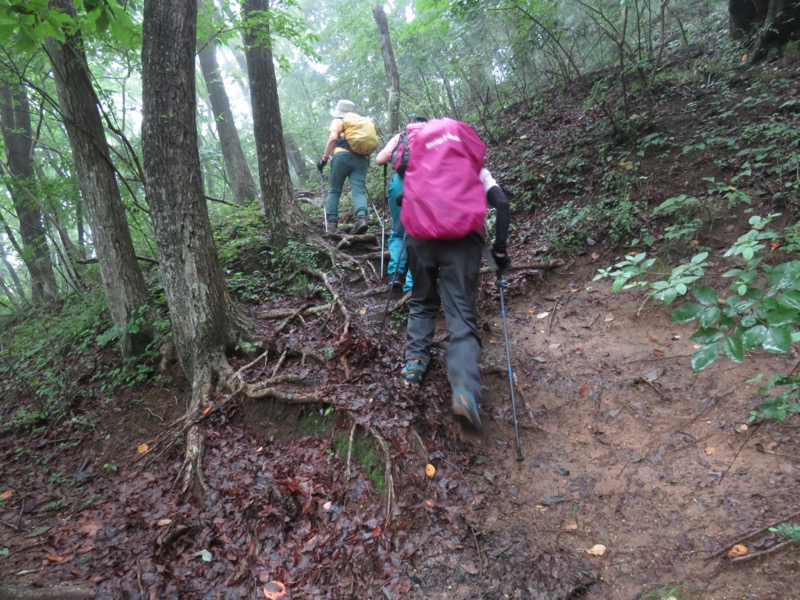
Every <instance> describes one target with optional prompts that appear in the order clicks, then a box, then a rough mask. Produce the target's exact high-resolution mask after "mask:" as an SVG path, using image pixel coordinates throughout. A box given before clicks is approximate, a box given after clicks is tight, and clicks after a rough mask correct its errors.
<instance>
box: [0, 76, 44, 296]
mask: <svg viewBox="0 0 800 600" xmlns="http://www.w3.org/2000/svg"><path fill="white" fill-rule="evenodd" d="M0 126H2V129H3V140H4V141H5V146H6V156H7V157H8V172H9V174H10V175H11V179H12V183H11V184H10V187H9V190H10V191H11V201H12V203H13V204H14V210H15V212H16V214H17V220H18V221H19V234H20V238H21V239H22V246H23V248H22V250H23V251H22V254H21V256H20V258H21V259H22V260H23V262H24V263H25V266H26V267H27V269H28V273H29V274H30V276H31V298H32V300H33V301H34V302H35V303H38V302H50V301H52V300H54V299H55V297H56V295H57V292H58V288H57V286H56V278H55V274H54V272H53V265H52V263H51V262H50V251H49V250H48V247H47V235H46V234H45V230H44V224H43V219H42V213H41V210H40V209H39V206H38V205H37V204H36V202H35V199H34V198H32V197H30V196H28V195H27V194H26V193H25V190H24V189H23V188H24V186H25V185H28V186H30V185H31V184H33V174H34V168H33V139H34V138H33V129H32V128H31V116H30V109H29V105H28V96H27V94H26V93H25V88H23V87H22V85H21V84H16V85H12V84H10V83H8V82H6V81H0Z"/></svg>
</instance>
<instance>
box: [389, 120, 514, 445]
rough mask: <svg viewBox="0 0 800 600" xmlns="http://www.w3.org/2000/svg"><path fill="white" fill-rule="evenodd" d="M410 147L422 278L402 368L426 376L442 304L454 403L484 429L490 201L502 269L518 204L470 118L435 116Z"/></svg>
mask: <svg viewBox="0 0 800 600" xmlns="http://www.w3.org/2000/svg"><path fill="white" fill-rule="evenodd" d="M409 150H410V152H409V158H408V161H407V163H408V165H407V168H406V171H405V175H404V177H403V195H402V211H401V216H400V219H401V221H402V224H403V226H404V227H405V230H406V235H407V240H406V246H407V251H408V265H409V269H410V271H411V274H412V277H413V281H414V285H413V288H412V291H411V299H410V300H409V302H408V305H409V316H408V326H407V336H406V342H407V343H406V355H405V359H406V360H405V365H404V367H403V369H402V371H401V376H402V378H403V380H404V382H405V383H407V384H419V383H420V382H421V381H422V379H423V377H424V375H425V372H426V371H427V369H428V363H429V362H430V346H431V344H432V343H433V334H434V331H435V329H436V317H437V314H438V312H439V308H440V306H441V307H442V308H443V309H444V315H445V319H446V321H447V329H448V331H449V332H450V342H449V345H448V348H447V376H448V379H449V381H450V387H451V391H452V406H451V409H452V412H453V413H454V414H455V415H456V416H457V417H459V418H461V419H463V420H465V421H466V422H467V423H468V424H469V425H471V426H472V427H473V428H475V429H478V430H479V429H481V420H480V416H479V414H478V403H479V402H480V397H481V379H480V369H479V360H480V355H481V340H480V336H479V334H478V325H477V319H476V315H475V304H476V301H477V293H478V283H479V272H480V266H481V258H482V257H483V249H484V246H485V243H486V241H485V237H486V226H485V223H484V221H485V218H486V205H487V202H488V203H489V204H490V205H491V206H493V207H494V208H495V209H496V220H495V239H494V244H493V245H492V247H491V256H492V259H493V261H494V262H495V264H496V266H497V268H498V273H502V271H503V270H504V269H506V268H508V266H509V265H510V259H509V257H508V254H507V253H506V241H507V238H508V227H509V220H510V205H509V202H508V199H507V198H506V196H505V194H504V193H503V191H502V190H501V189H500V187H499V186H498V185H497V182H496V181H495V180H494V178H493V177H492V174H491V173H490V172H489V171H488V170H487V169H485V168H484V166H483V163H484V158H485V154H486V146H485V145H484V143H483V142H482V141H481V139H480V138H479V137H478V135H477V134H476V133H475V131H474V130H473V129H472V128H471V127H469V126H468V125H466V124H465V123H461V122H460V121H456V120H453V119H448V118H444V119H434V120H431V121H428V122H427V123H426V124H424V125H422V126H421V127H420V128H419V129H418V130H417V131H416V132H415V135H414V136H413V137H412V138H411V139H410V140H409Z"/></svg>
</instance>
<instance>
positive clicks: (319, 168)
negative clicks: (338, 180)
mask: <svg viewBox="0 0 800 600" xmlns="http://www.w3.org/2000/svg"><path fill="white" fill-rule="evenodd" d="M327 164H328V161H327V160H325V159H324V158H321V159H320V161H319V162H318V163H317V171H319V172H320V173H321V172H322V169H324V168H325V165H327Z"/></svg>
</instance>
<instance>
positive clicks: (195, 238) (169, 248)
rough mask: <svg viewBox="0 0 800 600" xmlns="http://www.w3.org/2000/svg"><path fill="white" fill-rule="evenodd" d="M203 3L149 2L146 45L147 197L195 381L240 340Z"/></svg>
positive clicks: (178, 332) (177, 334)
mask: <svg viewBox="0 0 800 600" xmlns="http://www.w3.org/2000/svg"><path fill="white" fill-rule="evenodd" d="M196 19H197V2H196V0H187V1H185V2H176V3H171V2H162V1H161V0H146V1H145V5H144V33H143V44H142V64H143V65H144V66H143V69H142V81H143V90H144V91H143V122H142V150H143V157H144V161H143V163H144V172H145V191H146V194H147V201H148V203H149V205H150V212H151V217H152V220H153V229H154V231H155V239H156V244H157V245H158V250H159V257H160V265H161V272H162V275H163V279H164V290H165V292H166V297H167V305H168V307H169V312H170V316H171V318H172V329H173V333H174V338H175V346H176V350H177V353H178V359H179V361H180V364H181V367H182V368H183V370H184V372H185V373H186V374H187V376H188V377H189V378H190V379H192V378H193V377H194V376H195V370H196V368H198V367H199V368H201V369H202V368H203V365H204V363H205V361H206V360H207V359H208V357H210V356H214V355H219V354H221V353H222V351H223V349H224V348H225V347H226V346H228V345H229V344H232V343H233V342H234V341H235V336H234V311H233V305H232V302H231V300H230V297H229V296H228V292H227V289H226V288H225V280H224V277H223V273H222V268H221V267H220V264H219V260H218V258H217V252H216V248H215V247H214V240H213V237H212V231H211V222H210V220H209V217H208V208H207V206H206V202H205V198H204V194H203V182H202V177H201V175H200V174H201V169H200V155H199V152H198V146H197V123H196V112H195V106H196V90H195V73H194V52H195V44H196V35H197V29H196Z"/></svg>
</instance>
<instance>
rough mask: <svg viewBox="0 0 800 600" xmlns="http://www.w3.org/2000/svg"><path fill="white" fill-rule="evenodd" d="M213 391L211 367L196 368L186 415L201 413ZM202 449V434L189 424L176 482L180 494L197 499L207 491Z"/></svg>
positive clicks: (193, 425)
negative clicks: (188, 492)
mask: <svg viewBox="0 0 800 600" xmlns="http://www.w3.org/2000/svg"><path fill="white" fill-rule="evenodd" d="M213 391H214V384H213V371H212V368H211V365H210V364H205V365H199V366H197V367H196V368H195V374H194V381H192V397H191V400H190V401H189V409H188V413H189V414H190V415H192V414H200V413H202V408H201V407H202V406H203V405H204V404H206V403H207V402H208V400H210V398H211V394H212V392H213ZM203 447H204V440H203V433H202V432H201V431H200V429H199V427H198V424H197V422H196V421H195V422H191V423H190V424H189V426H188V429H187V430H186V453H185V456H184V459H183V466H182V467H181V470H180V471H179V472H178V476H177V478H176V482H177V483H179V484H180V487H181V491H182V492H187V491H191V492H192V495H194V496H195V497H197V498H202V497H203V496H204V495H205V492H206V490H207V489H208V487H207V485H206V482H205V477H204V476H203V465H202V460H203Z"/></svg>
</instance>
